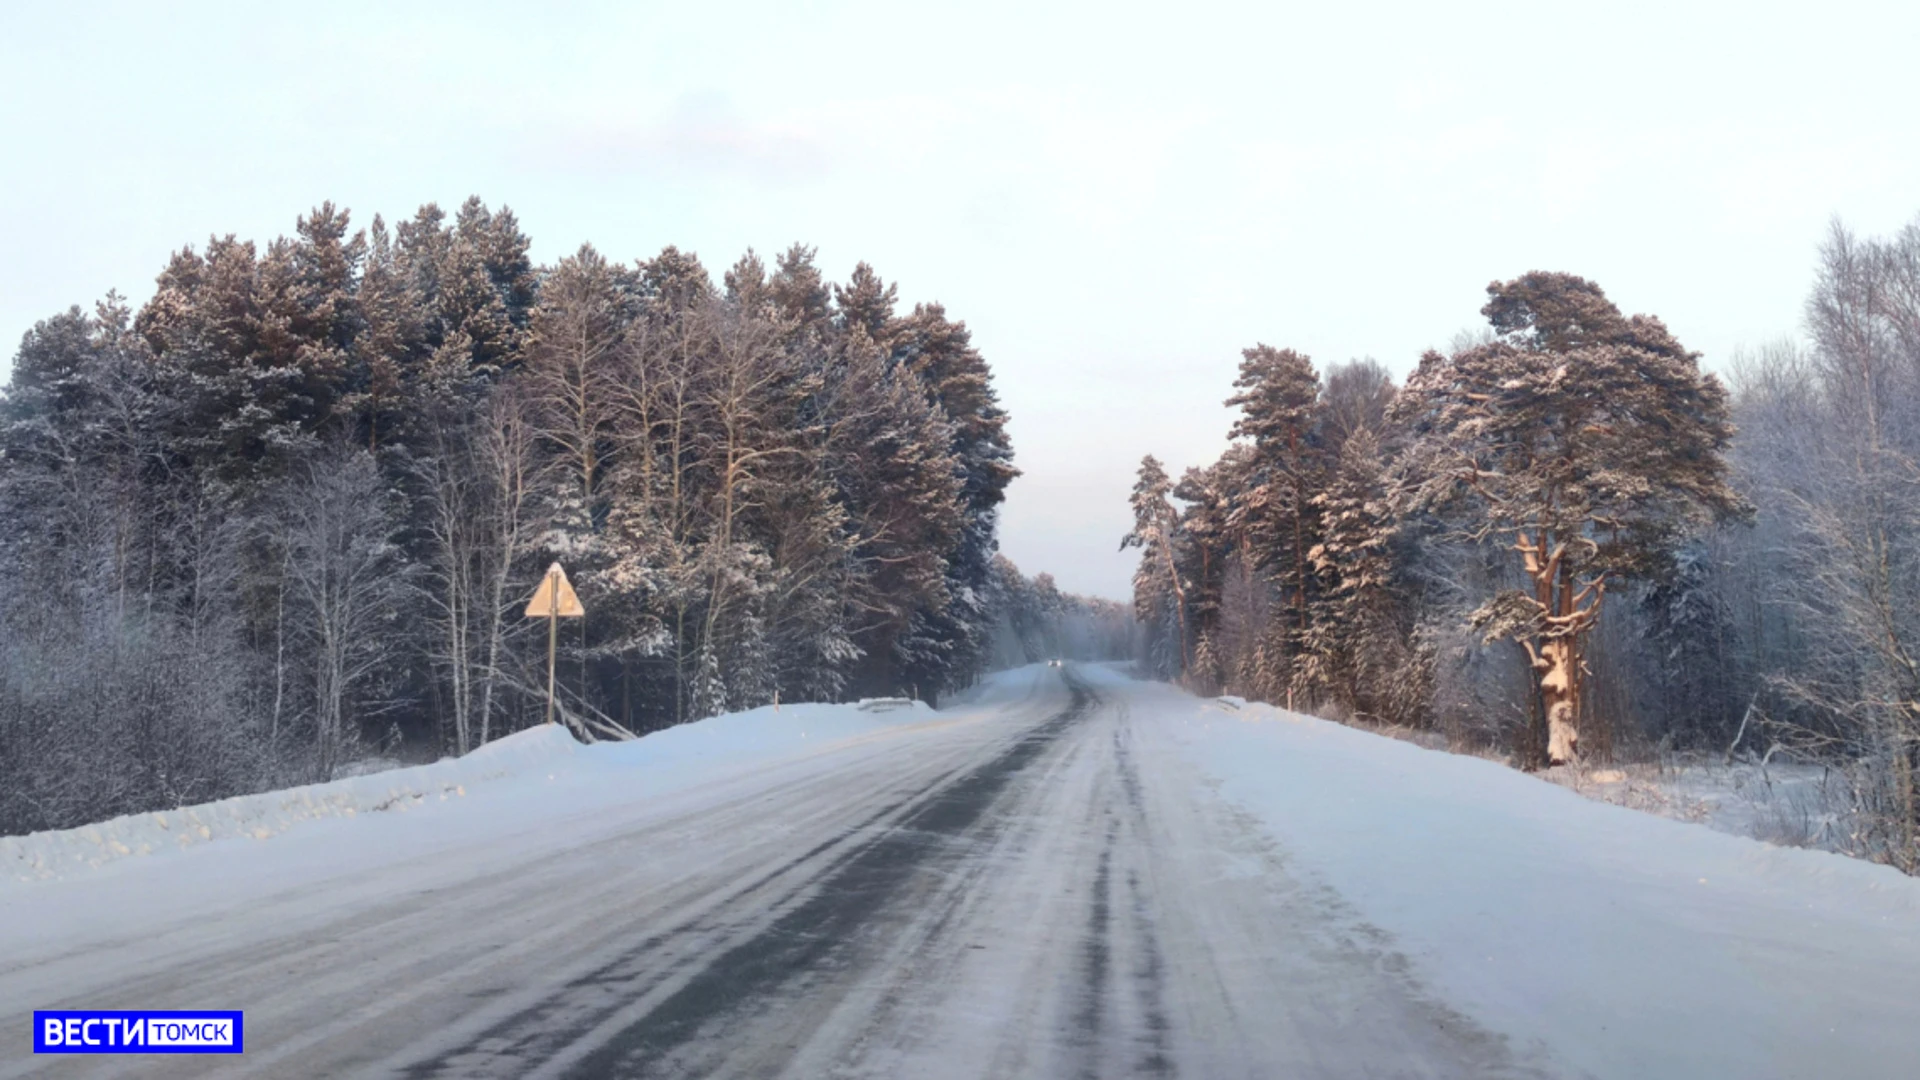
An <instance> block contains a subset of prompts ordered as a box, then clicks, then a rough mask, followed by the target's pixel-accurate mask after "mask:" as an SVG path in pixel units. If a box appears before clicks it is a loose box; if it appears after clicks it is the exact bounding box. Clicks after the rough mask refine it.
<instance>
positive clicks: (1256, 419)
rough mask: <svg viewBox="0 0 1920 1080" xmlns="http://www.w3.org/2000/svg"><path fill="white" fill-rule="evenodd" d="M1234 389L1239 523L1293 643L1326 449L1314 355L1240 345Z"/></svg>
mask: <svg viewBox="0 0 1920 1080" xmlns="http://www.w3.org/2000/svg"><path fill="white" fill-rule="evenodd" d="M1233 385H1234V386H1235V387H1236V388H1238V390H1239V392H1238V393H1236V394H1234V395H1233V396H1232V397H1230V398H1228V399H1227V404H1228V405H1232V406H1236V407H1238V408H1239V410H1240V415H1239V417H1238V418H1236V419H1235V421H1234V425H1233V430H1232V432H1231V436H1232V437H1233V438H1236V439H1246V440H1248V441H1249V443H1250V444H1251V446H1252V454H1251V456H1250V458H1249V461H1248V488H1247V491H1246V494H1245V497H1244V498H1245V504H1246V510H1245V511H1244V514H1245V521H1246V527H1247V528H1248V530H1249V531H1250V533H1251V535H1252V539H1253V547H1254V552H1255V557H1256V560H1257V561H1258V563H1259V565H1260V566H1261V568H1263V569H1265V570H1267V571H1268V572H1269V573H1271V574H1272V576H1273V579H1274V580H1275V582H1276V583H1277V584H1278V585H1279V586H1280V587H1281V589H1282V590H1283V592H1284V601H1285V607H1284V614H1283V613H1282V612H1278V611H1277V612H1276V617H1277V618H1278V617H1284V618H1285V619H1286V621H1287V631H1288V633H1289V635H1290V636H1291V637H1292V638H1293V639H1295V643H1294V644H1293V645H1292V646H1291V647H1290V648H1289V650H1288V651H1289V652H1292V653H1297V652H1299V651H1300V646H1299V644H1298V640H1297V639H1299V638H1301V637H1303V636H1304V635H1305V634H1306V633H1307V629H1308V622H1309V618H1310V611H1311V605H1312V601H1313V597H1314V592H1315V585H1314V580H1313V565H1312V562H1311V560H1310V559H1309V558H1308V557H1307V553H1308V552H1309V551H1310V550H1312V548H1313V545H1314V543H1315V542H1316V540H1317V534H1318V529H1319V523H1318V520H1317V516H1318V515H1317V511H1316V510H1315V509H1314V506H1313V496H1314V493H1315V492H1316V491H1318V490H1319V486H1320V482H1321V477H1322V475H1323V474H1324V472H1325V469H1326V460H1325V458H1326V455H1325V453H1324V451H1323V449H1322V447H1321V446H1320V445H1319V442H1318V439H1317V438H1316V436H1315V431H1314V427H1315V423H1316V407H1317V405H1318V402H1319V398H1320V376H1319V373H1318V372H1316V371H1315V370H1314V367H1313V361H1312V360H1311V359H1309V358H1308V357H1307V356H1305V355H1303V354H1301V353H1297V352H1295V351H1293V350H1292V349H1275V348H1273V347H1272V346H1269V345H1265V344H1259V345H1255V346H1253V347H1252V348H1250V349H1245V350H1242V352H1241V361H1240V374H1239V377H1238V378H1236V379H1235V380H1234V384H1233Z"/></svg>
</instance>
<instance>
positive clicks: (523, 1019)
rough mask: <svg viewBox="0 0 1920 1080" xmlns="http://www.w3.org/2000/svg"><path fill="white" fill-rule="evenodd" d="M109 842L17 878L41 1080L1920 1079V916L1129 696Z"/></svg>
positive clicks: (788, 740)
mask: <svg viewBox="0 0 1920 1080" xmlns="http://www.w3.org/2000/svg"><path fill="white" fill-rule="evenodd" d="M449 785H451V787H449ZM442 795H444V796H446V797H445V798H444V799H442V798H441V796H442ZM416 796H417V797H416ZM349 811H351V813H350V814H349ZM182 821H185V822H193V823H197V824H195V825H194V826H193V827H192V828H191V830H190V831H191V834H192V837H190V838H189V839H188V840H187V841H186V843H185V844H184V845H183V844H181V843H180V841H179V840H178V839H177V837H178V835H179V832H178V830H179V828H180V824H179V823H180V822H182ZM199 825H205V826H206V828H207V835H204V836H202V835H200V834H199V832H198V826H199ZM95 833H96V835H97V836H98V837H99V839H97V840H96V839H94V838H93V837H89V836H87V835H85V830H81V831H76V832H75V833H67V834H51V835H42V836H38V837H30V838H25V839H24V840H16V841H11V842H10V844H11V846H10V847H0V867H4V868H5V870H6V872H5V874H4V875H0V1017H5V1016H13V1017H15V1018H16V1020H15V1021H14V1022H11V1023H7V1024H4V1025H0V1076H9V1075H26V1074H33V1075H41V1074H44V1075H92V1074H95V1073H99V1074H105V1075H129V1076H133V1075H138V1076H148V1075H160V1076H187V1075H200V1074H202V1073H206V1072H209V1071H214V1072H219V1071H225V1072H229V1073H234V1074H252V1075H262V1076H323V1075H324V1076H337V1075H355V1076H358V1075H371V1076H397V1075H405V1076H416V1077H424V1076H462V1077H464V1076H568V1075H572V1076H604V1075H645V1076H705V1075H732V1076H755V1077H758V1076H791V1077H821V1076H871V1077H900V1076H926V1077H936V1078H938V1077H989V1076H991V1077H1000V1076H1035V1077H1055V1076H1069V1077H1073V1076H1087V1077H1108V1076H1128V1075H1147V1076H1249V1077H1253V1076H1259V1077H1266V1076H1287V1077H1314V1076H1328V1077H1335V1076H1338V1077H1347V1076H1393V1077H1398V1076H1407V1077H1417V1076H1458V1077H1480V1076H1559V1075H1567V1076H1581V1075H1594V1076H1606V1077H1614V1076H1618V1077H1661V1076H1674V1077H1683V1076H1684V1077H1695V1076H1701V1077H1705V1076H1714V1077H1718V1076H1739V1077H1770V1076H1781V1077H1786V1076H1820V1077H1854V1076H1859V1077H1875V1076H1887V1077H1896V1076H1898V1077H1909V1076H1912V1075H1915V1074H1916V1073H1920V1024H1916V1023H1915V1020H1916V1019H1920V1007H1916V1006H1915V1005H1913V1004H1912V1003H1913V1002H1915V1001H1920V942H1917V941H1916V929H1915V928H1916V927H1917V926H1920V882H1916V881H1913V880H1910V879H1907V878H1903V877H1901V876H1899V875H1898V874H1895V873H1893V872H1892V871H1890V870H1886V869H1884V868H1881V867H1874V866H1869V865H1866V864H1862V863H1858V862H1854V861H1852V860H1847V859H1843V858H1840V857H1837V856H1830V855H1825V854H1823V853H1818V852H1809V851H1796V850H1786V849H1779V848H1772V847H1768V846H1765V845H1762V844H1758V843H1755V842H1752V841H1749V840H1744V839H1739V838H1735V837H1731V836H1725V835H1721V834H1718V833H1714V832H1711V831H1708V830H1706V829H1703V828H1700V827H1698V826H1692V825H1686V824H1681V823H1676V822H1672V821H1665V820H1660V819H1657V818H1650V817H1647V816H1644V815H1641V814H1637V813H1634V812H1632V811H1627V810H1623V809H1620V808H1618V807H1613V806H1606V805H1602V804H1598V803H1594V802H1590V801H1587V800H1584V799H1581V798H1579V797H1578V796H1576V795H1574V794H1572V793H1571V792H1568V791H1565V790H1562V789H1559V788H1555V787H1553V786H1550V785H1544V784H1540V783H1538V782H1537V781H1535V780H1533V779H1531V778H1528V777H1525V776H1521V775H1518V774H1515V773H1512V772H1511V771H1509V770H1506V769H1503V768H1501V767H1499V766H1495V765H1492V764H1490V763H1487V762H1482V761H1478V760H1476V759H1472V758H1462V757H1453V756H1449V755H1446V754H1440V753H1435V752H1431V751H1425V750H1421V749H1419V748H1417V747H1414V746H1411V745H1408V744H1405V743H1400V742H1396V741H1393V740H1390V739H1385V738H1381V737H1378V736H1373V735H1369V734H1366V733H1363V732H1358V731H1354V730H1351V729H1347V728H1342V727H1339V726H1337V725H1333V724H1328V723H1325V722H1322V721H1317V720H1310V719H1307V718H1303V717H1298V716H1295V715H1293V714H1288V713H1283V712H1280V711H1278V710H1275V709H1271V708H1268V707H1266V706H1261V705H1247V704H1243V703H1239V702H1220V701H1202V700H1197V699H1195V698H1192V697H1190V696H1188V695H1185V694H1183V693H1180V692H1178V691H1175V690H1172V689H1170V688H1167V687H1164V686H1159V685H1154V684H1145V683H1137V682H1132V681H1129V680H1127V679H1125V678H1124V677H1122V676H1120V675H1118V674H1116V673H1114V672H1112V671H1108V670H1105V669H1100V668H1094V667H1087V666H1076V667H1069V668H1068V669H1066V670H1065V671H1061V670H1058V669H1050V668H1044V667H1038V668H1029V669H1024V670H1022V671H1018V672H1011V673H1007V674H1005V675H1003V676H999V677H996V678H995V679H994V680H992V681H991V682H990V683H989V684H988V685H987V686H986V687H984V688H983V689H982V691H981V692H980V693H979V694H977V695H976V696H975V697H974V698H973V699H972V700H970V701H968V702H965V703H962V704H959V705H956V706H953V707H951V708H949V709H946V710H942V711H941V712H938V713H934V712H929V711H926V710H924V709H917V710H912V711H907V710H902V711H896V712H880V713H876V712H867V711H861V710H858V709H855V708H853V707H851V706H802V707H797V708H796V707H788V708H786V709H784V710H782V711H781V712H780V713H778V714H776V713H773V712H772V711H771V710H758V711H756V712H754V713H747V714H741V715H739V716H732V717H720V718H716V719H715V720H712V721H707V722H704V723H702V724H699V725H692V726H689V727H686V728H681V729H676V730H674V731H672V732H667V733H663V734H662V735H658V736H651V737H649V738H647V739H643V740H640V741H639V742H637V743H629V744H622V745H618V746H596V747H578V746H575V745H573V744H572V743H571V742H570V741H568V740H566V739H565V738H564V737H563V736H560V735H559V734H558V733H557V732H533V733H528V734H524V735H521V736H517V737H515V738H514V739H511V740H506V741H503V742H502V743H500V744H496V745H495V746H494V747H491V748H489V749H488V750H487V751H484V752H482V753H478V754H475V755H472V756H470V757H468V758H467V759H464V760H462V761H459V762H443V763H440V764H438V765H434V766H427V767H423V768H417V769H399V770H393V771H390V772H383V773H379V774H377V775H373V776H365V777H358V778H355V779H353V780H348V781H342V782H340V783H339V784H335V785H323V786H321V787H319V788H312V789H304V790H302V791H297V792H284V793H275V794H274V795H271V796H259V797H254V798H253V799H250V800H235V801H234V802H233V803H230V804H222V807H221V808H218V809H216V808H201V809H197V810H196V811H195V812H194V814H193V815H192V816H191V817H188V816H185V815H173V816H169V821H168V823H167V824H166V825H165V826H164V827H162V826H160V825H159V824H158V823H157V822H154V821H151V820H147V819H145V818H135V819H124V820H122V821H120V822H116V823H108V824H106V825H103V826H100V827H96V830H95ZM156 836H158V837H159V838H160V839H159V842H157V843H156V842H155V839H154V838H155V837H156ZM195 837H197V838H195ZM115 845H118V847H116V846H115ZM143 845H144V846H145V847H146V848H147V850H148V854H147V855H145V856H142V855H141V854H140V850H141V847H142V846H143ZM119 848H124V849H125V851H124V852H122V851H120V850H119ZM49 1007H98V1008H135V1007H141V1008H193V1007H200V1008H239V1009H244V1010H246V1013H247V1030H248V1041H249V1049H248V1052H247V1054H246V1055H245V1056H244V1057H243V1058H242V1059H239V1060H232V1059H226V1060H222V1061H217V1062H216V1061H214V1060H213V1059H183V1058H173V1059H157V1058H144V1059H143V1058H120V1059H114V1058H97V1057H96V1058H86V1059H60V1058H37V1059H36V1058H34V1057H32V1056H31V1054H30V1052H29V1043H28V1039H27V1025H26V1023H25V1018H26V1017H27V1015H28V1014H29V1013H30V1011H31V1010H32V1009H34V1008H49Z"/></svg>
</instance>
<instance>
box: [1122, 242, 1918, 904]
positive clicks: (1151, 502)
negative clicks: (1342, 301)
mask: <svg viewBox="0 0 1920 1080" xmlns="http://www.w3.org/2000/svg"><path fill="white" fill-rule="evenodd" d="M1466 314H1467V313H1466V312H1462V315H1463V316H1465V315H1466ZM1481 314H1482V315H1483V316H1484V318H1485V320H1486V323H1485V326H1484V328H1483V329H1481V330H1478V331H1470V332H1466V333H1463V334H1461V335H1459V336H1458V337H1457V338H1456V339H1455V340H1454V341H1453V342H1452V344H1451V346H1450V347H1449V348H1448V349H1447V350H1445V351H1438V350H1436V351H1431V352H1428V353H1427V354H1426V355H1425V356H1423V357H1421V358H1420V360H1419V363H1418V365H1417V367H1416V368H1415V369H1414V370H1413V372H1412V373H1411V375H1410V376H1409V377H1408V378H1407V379H1406V380H1405V382H1404V384H1403V385H1399V386H1396V385H1395V384H1394V382H1393V380H1392V379H1391V378H1390V375H1389V372H1388V371H1387V369H1386V368H1384V367H1383V366H1381V365H1380V364H1378V363H1376V362H1374V361H1372V360H1356V361H1347V362H1342V363H1336V364H1332V365H1330V366H1329V367H1327V368H1326V369H1325V370H1324V371H1321V370H1319V369H1317V368H1316V367H1315V365H1314V363H1313V362H1312V360H1311V359H1310V358H1308V357H1306V356H1303V355H1301V354H1299V353H1297V352H1294V351H1292V350H1287V349H1278V348H1272V347H1269V346H1267V345H1256V346H1254V347H1252V348H1249V349H1247V350H1245V352H1244V359H1243V362H1242V363H1241V366H1240V376H1239V378H1238V380H1237V381H1236V382H1235V384H1234V386H1235V390H1236V393H1234V395H1233V396H1232V397H1231V398H1230V399H1229V400H1228V401H1227V404H1228V405H1229V406H1231V407H1233V408H1234V409H1236V410H1237V418H1236V419H1235V421H1234V426H1233V428H1232V432H1231V434H1232V436H1233V442H1232V444H1231V446H1230V448H1229V449H1228V450H1227V452H1226V453H1225V454H1224V455H1222V456H1221V458H1220V459H1219V460H1218V461H1216V462H1214V463H1213V464H1211V465H1209V466H1207V467H1205V468H1195V469H1189V470H1187V471H1186V472H1185V474H1184V475H1182V476H1180V477H1177V478H1176V477H1173V476H1170V475H1169V474H1168V473H1167V471H1166V469H1165V468H1164V466H1162V465H1161V463H1160V462H1159V461H1158V460H1157V459H1155V458H1153V457H1151V456H1149V457H1148V458H1147V459H1146V460H1145V461H1143V462H1142V463H1141V465H1140V469H1139V474H1138V482H1137V484H1136V486H1135V488H1134V493H1133V496H1132V506H1133V512H1134V522H1135V524H1134V528H1133V530H1132V531H1131V532H1130V533H1129V534H1128V535H1127V536H1126V537H1125V539H1124V540H1123V546H1132V547H1138V548H1139V549H1140V550H1141V559H1140V563H1139V569H1138V572H1137V574H1136V576H1135V610H1136V612H1137V613H1138V616H1139V618H1140V619H1141V621H1142V623H1143V624H1144V650H1145V651H1144V657H1145V661H1144V662H1145V663H1146V664H1148V665H1149V666H1150V667H1151V668H1152V670H1154V671H1155V672H1157V673H1158V674H1160V675H1161V676H1162V677H1168V678H1176V679H1178V680H1180V681H1182V682H1184V683H1185V684H1186V685H1188V686H1190V687H1192V688H1194V689H1195V690H1197V691H1200V692H1205V693H1219V692H1222V691H1229V692H1233V693H1237V694H1243V695H1246V696H1249V697H1257V698H1260V699H1263V700H1267V701H1272V702H1276V703H1291V704H1293V705H1294V706H1295V707H1297V708H1301V709H1311V710H1316V711H1318V712H1320V713H1321V714H1322V715H1325V716H1328V717H1331V718H1336V719H1351V720H1355V721H1359V722H1363V723H1370V724H1374V725H1380V726H1384V727H1390V728H1396V729H1401V730H1410V731H1411V732H1413V733H1416V735H1417V736H1418V737H1422V738H1424V739H1433V740H1438V741H1442V742H1444V743H1445V744H1446V745H1449V746H1452V747H1453V748H1456V749H1461V750H1474V751H1479V752H1493V753H1495V754H1498V755H1501V756H1504V757H1505V758H1506V759H1507V760H1509V761H1511V762H1513V763H1514V764H1517V765H1519V766H1521V767H1525V768H1530V769H1531V768H1547V767H1551V766H1560V765H1573V766H1578V765H1580V764H1582V763H1597V762H1610V761H1647V760H1658V759H1661V758H1663V757H1665V756H1668V755H1671V754H1674V753H1692V754H1695V755H1710V756H1711V757H1712V758H1713V759H1716V760H1732V759H1733V758H1735V757H1736V756H1745V757H1749V758H1750V759H1752V760H1758V761H1762V762H1764V761H1766V760H1769V759H1778V760H1787V759H1793V760H1798V761H1801V762H1806V763H1817V764H1819V765H1823V766H1827V767H1829V768H1830V769H1831V770H1832V774H1833V775H1834V776H1836V777H1838V778H1839V779H1840V782H1841V784H1842V786H1843V788H1844V790H1845V792H1846V795H1845V798H1846V799H1847V800H1849V801H1850V803H1851V805H1850V806H1848V807H1846V808H1845V809H1846V811H1847V813H1846V819H1847V820H1848V821H1850V822H1851V823H1852V825H1851V826H1850V828H1851V830H1852V831H1851V833H1850V834H1849V835H1845V836H1841V837H1837V838H1833V843H1834V846H1836V847H1838V848H1839V849H1841V850H1846V851H1849V852H1852V853H1854V854H1858V855H1862V856H1865V857H1868V858H1872V859H1876V860H1878V861H1883V862H1888V863H1891V864H1893V865H1895V866H1898V867H1900V868H1901V869H1903V870H1906V871H1908V872H1909V873H1913V872H1920V224H1915V225H1913V226H1910V227H1908V228H1907V229H1905V230H1904V231H1902V232H1900V233H1898V234H1897V235H1895V236H1892V237H1889V238H1884V239H1871V238H1865V239H1863V238H1860V237H1857V236H1854V235H1852V234H1850V233H1849V232H1847V231H1846V230H1845V229H1844V228H1842V227H1841V226H1839V225H1835V226H1834V228H1833V230H1832V232H1831V234H1830V236H1829V238H1828V239H1827V241H1826V242H1825V244H1824V245H1823V247H1822V249H1821V251H1820V255H1819V259H1818V266H1817V269H1816V273H1815V275H1814V281H1813V284H1812V288H1811V290H1810V292H1809V295H1808V297H1807V301H1806V306H1805V311H1804V326H1805V335H1804V339H1803V341H1785V342H1781V343H1778V344H1775V345H1771V346H1768V347H1765V348H1762V349H1759V350H1757V351H1753V352H1751V353H1749V354H1746V355H1742V356H1736V357H1731V358H1723V359H1722V362H1721V363H1720V364H1719V365H1718V368H1719V371H1720V372H1721V373H1722V374H1723V375H1724V378H1723V377H1721V375H1716V374H1714V373H1712V372H1709V371H1707V370H1704V369H1703V368H1702V366H1701V357H1700V356H1699V355H1698V354H1696V353H1694V352H1692V351H1690V350H1688V349H1687V348H1686V346H1685V345H1684V344H1683V343H1682V342H1680V341H1678V340H1676V338H1675V337H1674V335H1673V334H1672V333H1671V332H1669V331H1668V329H1667V328H1666V326H1665V325H1663V324H1662V322H1661V321H1660V320H1659V319H1657V318H1654V317H1650V316H1643V315H1633V316H1627V315H1625V314H1623V313H1622V312H1621V311H1620V310H1619V309H1618V308H1616V307H1615V305H1614V304H1613V303H1612V302H1611V301H1610V300H1608V299H1607V297H1606V295H1605V293H1604V292H1603V291H1602V289H1601V288H1600V286H1598V285H1596V284H1594V283H1592V282H1590V281H1587V280H1584V279H1582V278H1579V277H1575V276H1572V275H1569V274H1557V273H1530V274H1526V275H1524V276H1522V277H1519V278H1517V279H1514V280H1511V281H1505V282H1495V283H1494V284H1493V285H1491V286H1489V288H1488V299H1487V303H1486V305H1485V307H1484V308H1482V310H1481Z"/></svg>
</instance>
